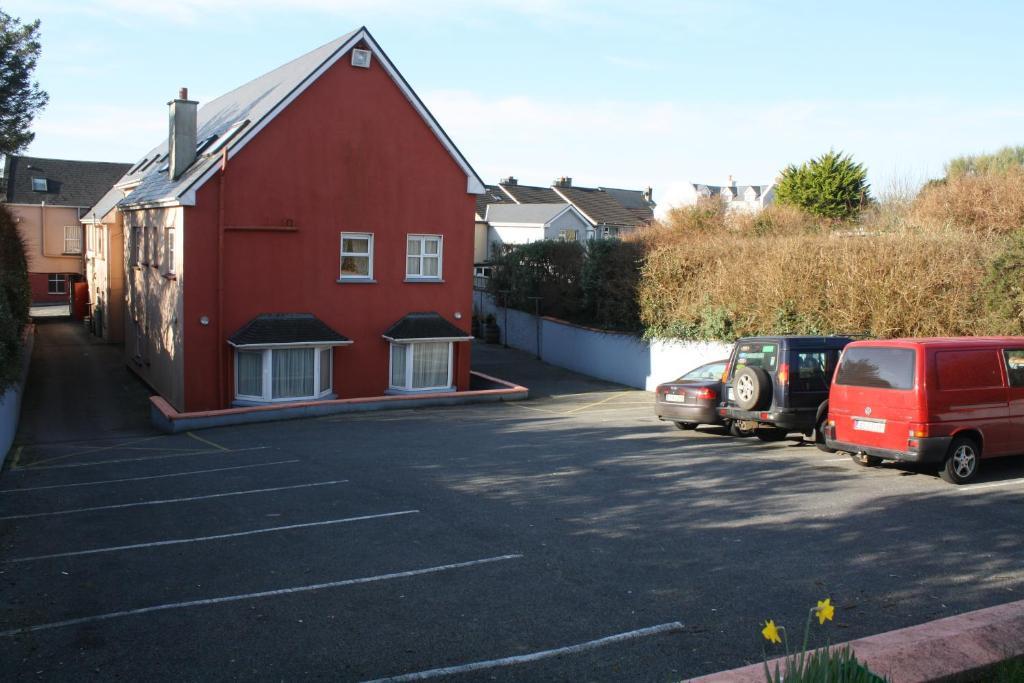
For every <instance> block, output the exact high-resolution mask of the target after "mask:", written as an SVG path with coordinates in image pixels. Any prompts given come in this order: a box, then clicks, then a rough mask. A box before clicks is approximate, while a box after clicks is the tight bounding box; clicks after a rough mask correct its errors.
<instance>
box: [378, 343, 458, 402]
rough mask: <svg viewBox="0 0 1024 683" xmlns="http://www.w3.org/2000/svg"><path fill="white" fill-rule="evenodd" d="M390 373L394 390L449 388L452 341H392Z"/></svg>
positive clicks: (450, 383)
mask: <svg viewBox="0 0 1024 683" xmlns="http://www.w3.org/2000/svg"><path fill="white" fill-rule="evenodd" d="M390 375H391V379H390V382H389V385H390V388H391V389H392V390H394V391H397V392H402V391H426V390H435V391H437V390H449V389H451V386H452V343H451V342H449V341H440V342H428V341H424V342H392V343H391V372H390Z"/></svg>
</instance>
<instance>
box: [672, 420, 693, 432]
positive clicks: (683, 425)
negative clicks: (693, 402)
mask: <svg viewBox="0 0 1024 683" xmlns="http://www.w3.org/2000/svg"><path fill="white" fill-rule="evenodd" d="M675 425H676V429H682V430H683V431H684V432H688V431H690V430H692V429H696V428H697V423H696V422H676V423H675Z"/></svg>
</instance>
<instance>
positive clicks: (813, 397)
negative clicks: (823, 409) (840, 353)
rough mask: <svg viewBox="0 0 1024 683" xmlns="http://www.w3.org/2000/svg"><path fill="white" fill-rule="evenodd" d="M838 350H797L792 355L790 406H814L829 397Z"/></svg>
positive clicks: (807, 407)
mask: <svg viewBox="0 0 1024 683" xmlns="http://www.w3.org/2000/svg"><path fill="white" fill-rule="evenodd" d="M836 356H837V352H836V351H833V350H827V349H820V350H819V349H816V350H804V351H800V350H795V351H793V352H792V354H791V355H790V359H791V362H792V366H791V367H790V370H789V407H790V408H804V409H809V408H814V409H815V410H817V408H818V406H820V405H821V403H822V401H824V400H825V399H827V398H828V388H829V385H830V384H831V380H832V371H833V370H834V369H835V362H836V361H835V358H836Z"/></svg>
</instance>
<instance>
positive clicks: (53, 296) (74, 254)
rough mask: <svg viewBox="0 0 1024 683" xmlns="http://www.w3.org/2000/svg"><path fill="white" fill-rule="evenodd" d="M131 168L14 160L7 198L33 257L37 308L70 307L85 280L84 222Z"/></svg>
mask: <svg viewBox="0 0 1024 683" xmlns="http://www.w3.org/2000/svg"><path fill="white" fill-rule="evenodd" d="M128 167H129V164H114V163H107V162H98V161H68V160H65V159H42V158H38V157H26V156H9V157H7V158H6V159H5V160H4V162H3V164H2V171H3V177H2V179H0V192H2V195H3V197H2V199H3V201H4V202H5V203H6V204H7V207H8V208H9V209H10V211H11V213H12V214H14V218H15V221H17V223H18V232H19V233H20V234H21V236H22V239H23V240H24V241H25V248H26V254H27V256H28V271H29V281H30V283H31V286H32V303H33V304H46V303H55V304H62V303H67V302H68V301H69V300H70V297H71V294H72V288H73V285H74V283H75V282H79V281H81V280H82V276H83V272H84V270H83V268H84V265H83V254H84V251H85V239H84V236H83V232H82V223H81V219H82V217H83V216H84V215H85V213H86V211H87V210H88V209H89V208H90V207H91V206H93V205H94V204H96V202H97V201H98V200H99V199H100V198H101V197H102V196H103V195H104V193H106V192H107V190H109V189H110V187H111V185H113V184H114V181H116V180H117V179H118V178H119V177H121V175H123V174H124V172H125V171H126V170H127V169H128Z"/></svg>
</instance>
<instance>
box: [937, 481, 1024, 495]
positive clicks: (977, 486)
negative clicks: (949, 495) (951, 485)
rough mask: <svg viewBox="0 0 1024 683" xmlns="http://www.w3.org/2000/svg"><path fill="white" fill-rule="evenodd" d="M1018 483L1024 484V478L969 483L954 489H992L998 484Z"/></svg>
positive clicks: (1010, 484)
mask: <svg viewBox="0 0 1024 683" xmlns="http://www.w3.org/2000/svg"><path fill="white" fill-rule="evenodd" d="M1016 484H1024V479H1007V480H1006V481H996V482H993V483H991V484H969V485H968V486H958V487H956V488H955V489H954V491H958V492H960V493H963V492H965V491H973V490H975V489H991V488H995V487H997V486H1014V485H1016Z"/></svg>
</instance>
